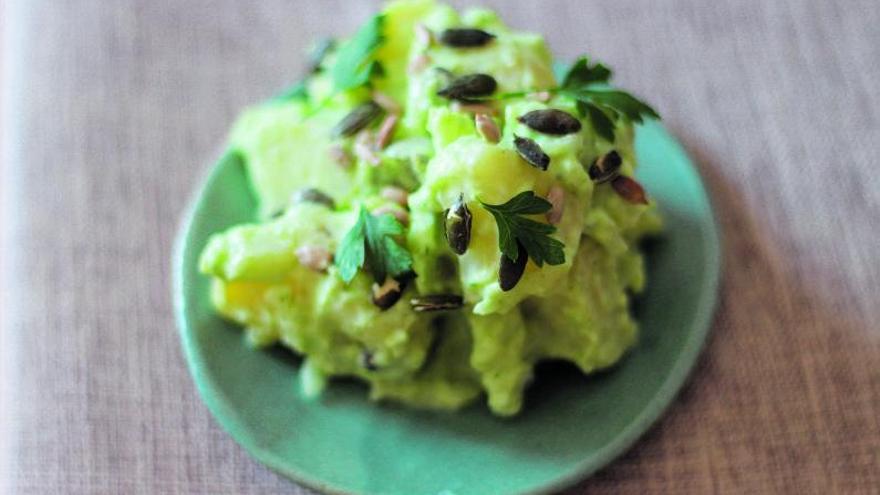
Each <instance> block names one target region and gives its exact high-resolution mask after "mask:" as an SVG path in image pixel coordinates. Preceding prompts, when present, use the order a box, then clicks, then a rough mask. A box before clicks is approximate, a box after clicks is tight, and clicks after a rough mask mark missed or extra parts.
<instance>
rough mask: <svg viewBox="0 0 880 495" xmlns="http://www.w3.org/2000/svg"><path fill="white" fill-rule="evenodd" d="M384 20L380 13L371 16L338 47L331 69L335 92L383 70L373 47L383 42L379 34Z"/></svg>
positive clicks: (368, 79) (358, 84) (377, 47)
mask: <svg viewBox="0 0 880 495" xmlns="http://www.w3.org/2000/svg"><path fill="white" fill-rule="evenodd" d="M384 22H385V17H384V16H383V15H376V16H373V17H372V18H370V20H369V21H367V23H366V24H364V25H363V26H361V28H360V29H359V30H358V32H357V33H355V35H354V36H352V38H351V39H350V40H348V42H346V43H345V44H344V45H342V46H341V47H340V48H339V50H338V51H337V53H336V61H335V62H334V64H333V67H332V68H331V69H330V77H331V78H332V79H333V88H334V89H335V90H336V92H342V91H347V90H349V89H354V88H358V87H360V86H364V85H366V84H367V83H369V82H370V79H371V78H372V77H373V76H375V75H378V74H381V73H382V70H383V69H382V64H381V63H379V61H378V60H376V50H378V49H379V47H380V46H382V44H383V43H384V42H385V36H384V35H383V34H382V29H383V25H384Z"/></svg>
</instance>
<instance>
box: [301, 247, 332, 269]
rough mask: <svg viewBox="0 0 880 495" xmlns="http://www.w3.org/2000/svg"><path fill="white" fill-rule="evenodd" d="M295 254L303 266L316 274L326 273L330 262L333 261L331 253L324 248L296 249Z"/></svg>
mask: <svg viewBox="0 0 880 495" xmlns="http://www.w3.org/2000/svg"><path fill="white" fill-rule="evenodd" d="M294 254H296V259H297V260H299V263H300V264H301V265H302V266H304V267H306V268H310V269H312V270H314V271H316V272H323V271H326V270H327V267H328V266H330V261H331V260H332V259H333V255H332V254H330V251H328V250H327V249H326V248H324V247H322V246H312V245H305V246H300V247H298V248H296V251H294Z"/></svg>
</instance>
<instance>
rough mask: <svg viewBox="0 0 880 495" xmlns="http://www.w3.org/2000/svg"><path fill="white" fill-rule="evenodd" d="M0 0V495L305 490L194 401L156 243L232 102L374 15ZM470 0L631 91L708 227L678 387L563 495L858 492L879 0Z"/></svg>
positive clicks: (867, 366)
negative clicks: (718, 277) (712, 314)
mask: <svg viewBox="0 0 880 495" xmlns="http://www.w3.org/2000/svg"><path fill="white" fill-rule="evenodd" d="M5 1H6V2H7V4H8V5H7V6H6V7H7V10H6V14H7V17H6V19H5V21H6V23H7V25H6V28H5V29H4V31H5V36H6V38H5V40H4V42H3V43H2V46H3V47H4V50H5V52H4V56H3V58H2V60H3V63H4V68H3V70H2V71H0V73H2V74H3V80H2V98H3V103H2V105H0V108H2V109H3V120H2V124H0V129H2V130H3V136H2V139H0V142H2V143H3V146H4V155H3V156H4V161H3V168H2V169H0V170H2V176H0V198H2V206H0V215H2V216H0V232H2V237H0V242H2V244H0V253H2V254H0V263H2V271H0V325H2V327H0V329H2V345H0V493H14V494H79V493H89V494H91V493H130V494H135V493H144V494H152V493H195V494H251V493H253V494H258V493H259V494H266V493H287V494H290V493H294V494H297V493H311V492H310V491H308V490H306V489H304V488H299V487H297V486H296V485H295V484H293V483H291V482H289V481H287V480H285V479H283V478H281V477H280V476H278V475H276V474H274V473H273V472H271V471H269V470H268V469H266V468H264V467H262V466H261V465H259V464H257V463H256V462H255V461H253V460H251V459H250V458H249V456H248V455H247V454H246V453H245V452H244V451H243V450H242V449H241V448H239V447H238V446H237V445H236V444H235V443H234V442H233V441H232V440H231V439H230V438H229V437H228V436H227V435H226V434H225V433H223V432H222V431H221V429H220V428H219V426H218V425H217V424H216V423H215V422H214V421H213V419H212V418H211V416H210V414H209V413H208V411H207V409H206V407H205V406H204V405H203V404H202V403H201V402H200V400H199V399H198V397H197V394H196V391H195V388H194V386H193V383H192V380H191V378H190V376H189V374H188V372H187V368H186V365H185V363H184V360H183V356H182V353H181V349H180V345H179V342H178V336H177V331H176V329H175V325H174V319H173V315H172V304H171V298H170V288H169V286H170V257H171V247H172V242H173V238H174V234H175V231H176V228H177V222H178V219H179V217H180V215H181V213H182V210H183V208H184V206H185V204H186V201H187V199H188V198H189V195H190V191H191V190H192V189H193V187H194V186H195V185H196V183H197V181H198V179H199V177H200V176H201V175H202V174H203V172H204V167H206V166H207V165H208V164H209V163H210V162H211V161H212V160H213V159H214V158H216V156H217V153H218V151H219V149H220V147H221V145H222V143H223V140H224V137H225V132H226V130H227V128H228V126H229V124H230V123H231V122H232V120H233V119H234V117H235V115H236V114H237V113H238V112H239V111H240V110H241V109H242V108H243V107H244V106H245V105H247V104H249V103H252V102H256V101H258V100H260V99H261V98H263V97H265V96H267V95H269V94H272V93H273V92H275V91H276V90H278V89H279V88H281V87H284V86H285V85H287V84H288V83H290V82H291V81H292V80H294V79H296V78H297V77H298V76H299V74H300V73H301V70H302V67H303V66H304V56H303V55H302V53H303V51H304V49H305V48H306V46H307V45H308V43H309V41H310V40H311V39H313V38H316V37H320V36H321V35H326V34H331V33H348V32H352V30H353V29H354V28H355V27H356V26H357V25H358V24H359V23H360V22H361V21H362V20H363V19H365V18H366V17H367V16H368V15H369V13H370V12H372V11H373V10H374V9H376V8H377V3H376V2H354V1H339V0H324V1H317V0H315V1H311V2H302V1H293V0H264V1H260V2H241V1H238V0H212V1H207V0H194V1H188V2H161V1H160V2H154V1H138V0H118V1H114V2H90V1H86V0H81V1H75V0H65V1H49V0H28V1H25V0H18V1H16V0H5ZM454 3H456V4H457V5H463V4H464V2H454ZM483 3H484V4H485V5H488V6H491V7H494V8H497V9H499V10H501V11H502V13H503V15H504V17H505V19H506V20H507V21H508V22H509V23H510V24H512V25H513V26H515V27H517V28H522V29H528V30H532V31H536V32H541V33H544V34H546V35H547V37H548V40H549V42H550V45H551V47H552V48H553V50H554V52H555V53H556V54H557V55H558V56H559V57H560V58H562V59H568V58H571V57H574V56H575V55H578V54H580V53H583V52H587V53H589V54H592V55H595V56H597V57H599V58H600V59H602V60H604V61H606V62H607V63H609V64H610V65H612V66H613V67H615V69H616V70H617V81H618V82H619V83H620V84H621V86H623V87H626V88H631V89H632V90H633V91H634V92H635V93H636V94H639V95H642V96H644V97H645V98H646V99H647V100H648V101H650V102H652V104H654V106H655V107H656V108H657V109H658V110H660V112H661V113H662V114H663V116H664V120H665V123H666V125H667V126H668V127H669V128H670V129H671V130H672V131H673V132H674V133H675V134H676V135H677V136H679V137H680V139H681V140H682V142H683V143H684V144H685V146H686V148H687V149H688V151H689V152H690V153H691V154H692V155H693V157H694V158H695V161H696V162H697V164H698V166H699V168H700V171H701V172H702V173H703V175H704V177H705V178H706V181H707V183H708V187H709V189H710V191H711V194H712V199H713V201H714V204H715V207H716V208H717V215H718V218H719V221H720V223H721V227H722V231H723V236H724V240H723V245H724V255H725V256H724V274H723V281H722V288H721V299H720V306H719V308H718V311H717V315H716V318H715V322H714V330H713V333H712V336H711V337H710V340H709V342H708V344H707V347H706V350H705V352H704V354H703V356H702V358H701V359H700V362H699V365H698V368H697V369H696V371H695V373H694V375H693V377H692V379H691V380H690V381H689V383H688V385H687V386H686V388H685V389H684V390H683V392H682V393H681V394H680V396H679V397H678V399H677V400H676V401H675V403H674V404H673V406H672V407H671V408H670V410H669V411H668V414H666V416H665V417H664V419H662V420H661V421H660V422H659V423H658V424H657V425H656V426H655V427H654V428H653V429H651V430H650V432H649V433H648V434H647V435H645V436H644V437H643V438H642V439H641V440H640V441H639V442H638V443H637V444H636V446H635V447H634V448H633V449H632V450H631V451H629V452H628V453H627V454H625V455H624V456H623V457H621V458H620V459H618V460H617V461H616V462H614V463H613V464H612V465H610V466H609V467H608V468H606V469H604V470H603V471H601V472H600V473H598V474H597V475H596V476H594V477H593V478H592V479H590V480H587V481H584V482H582V483H581V484H579V485H578V486H576V487H575V488H572V489H571V491H570V493H597V494H603V493H608V494H611V493H614V494H628V493H633V494H641V493H798V494H810V493H817V494H828V493H877V491H876V490H878V489H880V488H878V487H880V169H878V166H880V89H878V88H880V86H878V81H880V29H878V26H880V4H878V2H877V1H876V0H851V1H844V0H838V1H824V0H787V1H774V2H766V1H759V0H749V1H745V0H744V1H738V2H705V1H701V0H659V1H654V2H646V1H639V0H621V1H616V2H600V1H581V0H570V1H561V0H560V1H535V2H513V1H511V2H503V1H486V2H483Z"/></svg>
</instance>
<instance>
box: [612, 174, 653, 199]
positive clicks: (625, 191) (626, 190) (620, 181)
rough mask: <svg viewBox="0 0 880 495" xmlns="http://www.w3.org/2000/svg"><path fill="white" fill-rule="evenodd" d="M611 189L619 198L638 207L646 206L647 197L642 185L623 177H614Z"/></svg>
mask: <svg viewBox="0 0 880 495" xmlns="http://www.w3.org/2000/svg"><path fill="white" fill-rule="evenodd" d="M611 187H613V188H614V192H616V193H617V194H618V195H620V197H621V198H623V199H625V200H627V201H629V202H630V203H633V204H638V205H646V204H648V197H647V196H646V195H645V189H644V188H643V187H642V185H641V184H639V183H638V182H636V181H635V180H633V179H631V178H629V177H627V176H625V175H619V176H617V177H615V178H614V180H613V181H611Z"/></svg>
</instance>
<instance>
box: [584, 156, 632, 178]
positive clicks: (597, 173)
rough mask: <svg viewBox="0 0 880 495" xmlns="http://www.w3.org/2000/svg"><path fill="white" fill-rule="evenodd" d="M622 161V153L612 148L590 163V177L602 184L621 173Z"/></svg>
mask: <svg viewBox="0 0 880 495" xmlns="http://www.w3.org/2000/svg"><path fill="white" fill-rule="evenodd" d="M622 163H623V159H621V158H620V154H618V153H617V151H614V150H611V151H609V152H608V153H605V154H604V155H602V156H600V157H599V158H596V160H595V161H594V162H593V163H592V165H590V169H589V170H588V171H587V173H589V174H590V179H592V180H593V182H595V183H597V184H602V183H605V182H608V181H610V180H613V179H614V178H616V177H617V176H618V175H620V165H621V164H622Z"/></svg>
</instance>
